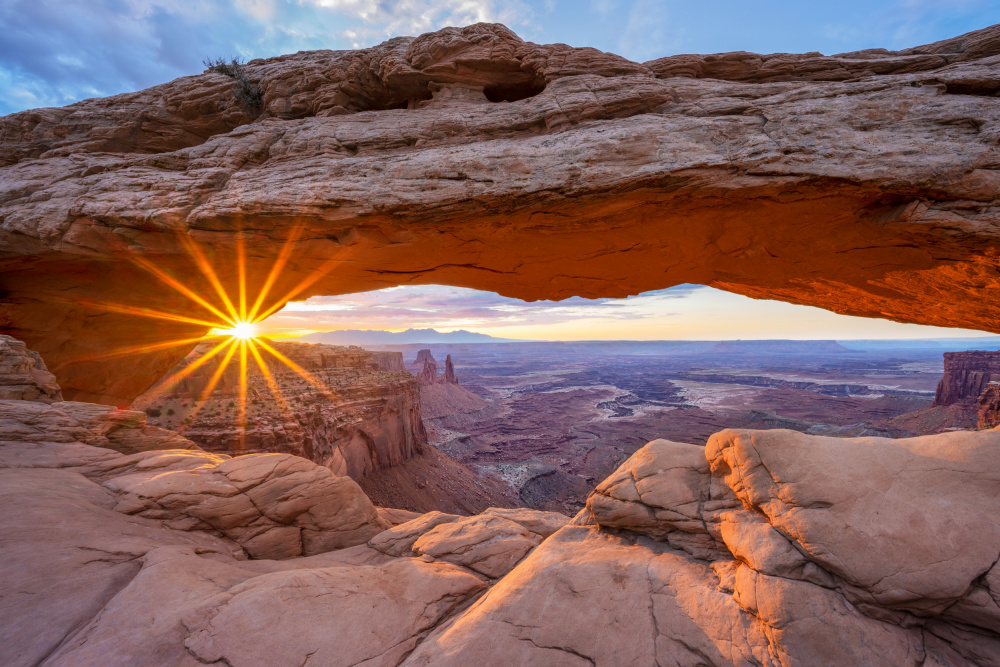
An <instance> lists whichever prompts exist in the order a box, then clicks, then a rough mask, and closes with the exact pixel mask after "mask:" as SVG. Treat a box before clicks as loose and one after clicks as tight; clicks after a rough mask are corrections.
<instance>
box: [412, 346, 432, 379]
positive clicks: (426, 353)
mask: <svg viewBox="0 0 1000 667" xmlns="http://www.w3.org/2000/svg"><path fill="white" fill-rule="evenodd" d="M427 361H429V362H431V363H432V364H434V365H435V366H437V360H436V359H435V358H434V355H433V354H431V351H430V350H420V351H419V352H417V358H416V359H414V360H413V363H412V364H410V366H409V370H410V372H412V373H419V372H420V371H422V370H424V363H425V362H427Z"/></svg>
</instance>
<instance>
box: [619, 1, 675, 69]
mask: <svg viewBox="0 0 1000 667" xmlns="http://www.w3.org/2000/svg"><path fill="white" fill-rule="evenodd" d="M682 36H683V30H682V29H681V28H679V27H677V26H675V25H674V24H673V23H672V22H671V20H670V16H669V14H668V13H667V8H666V2H665V0H635V1H634V2H633V3H632V7H631V8H630V9H629V12H628V22H627V23H626V24H625V30H624V31H623V32H622V36H621V39H620V40H619V41H618V48H619V53H620V54H621V55H623V56H625V57H626V58H629V59H631V60H635V61H637V62H644V61H646V60H652V59H654V58H659V57H661V56H663V55H665V54H667V53H673V52H675V51H676V50H677V49H678V48H679V47H680V45H681V43H682V40H681V37H682Z"/></svg>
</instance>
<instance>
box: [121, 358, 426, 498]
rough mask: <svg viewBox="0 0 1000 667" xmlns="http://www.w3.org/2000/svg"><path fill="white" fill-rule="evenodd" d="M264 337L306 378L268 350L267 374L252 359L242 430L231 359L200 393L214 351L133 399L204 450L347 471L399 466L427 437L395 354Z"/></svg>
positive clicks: (212, 368) (415, 393)
mask: <svg viewBox="0 0 1000 667" xmlns="http://www.w3.org/2000/svg"><path fill="white" fill-rule="evenodd" d="M269 345H271V346H272V347H274V349H276V350H278V351H279V352H280V353H281V354H283V355H284V356H285V357H286V358H288V359H289V360H291V361H292V362H293V363H294V364H295V365H296V366H297V367H298V368H299V369H302V370H304V371H305V372H306V373H307V374H308V377H303V375H302V374H301V373H299V372H298V371H297V370H295V369H294V368H292V367H290V366H288V365H286V364H284V363H282V362H280V361H277V360H274V359H273V358H270V359H269V360H266V363H267V365H268V368H269V371H270V375H271V377H270V379H269V378H268V377H267V376H266V375H265V374H264V373H263V372H262V371H261V370H260V368H259V367H258V366H257V365H256V364H254V363H251V364H250V370H249V372H248V375H247V395H248V402H247V406H246V416H245V419H246V423H247V427H246V431H244V430H243V428H242V426H241V423H240V421H241V416H240V406H239V391H240V383H239V364H237V363H234V362H230V365H229V367H228V368H227V369H226V370H225V371H224V372H223V373H222V376H221V379H220V381H219V383H218V386H217V389H216V390H215V391H214V392H213V393H211V395H209V396H207V397H203V394H204V391H205V388H206V386H207V385H208V384H209V381H210V379H211V377H212V376H213V375H214V374H215V373H216V371H217V369H218V366H219V363H220V362H221V360H220V359H218V358H216V360H213V361H210V362H208V363H206V364H203V365H202V366H201V367H200V368H198V370H196V371H195V372H194V373H191V374H190V375H188V376H187V377H185V378H184V379H183V380H182V381H181V382H180V383H178V384H177V385H176V386H174V387H172V388H170V389H169V390H168V391H166V392H164V391H162V390H161V389H160V388H159V387H156V386H154V387H153V389H152V390H151V392H150V393H149V394H148V395H147V396H143V397H140V398H139V399H138V400H137V401H136V402H135V404H134V405H135V406H136V407H141V408H144V409H146V410H147V411H151V412H152V413H154V414H156V415H157V419H158V420H159V422H161V423H164V424H169V425H170V426H175V427H179V428H180V429H181V430H183V432H184V434H185V436H186V437H188V438H190V439H191V440H193V441H194V442H197V443H198V444H199V445H200V446H201V447H203V448H205V449H207V450H209V451H213V452H222V453H226V454H230V455H239V454H245V453H247V452H285V453H290V454H295V455H296V456H302V457H304V458H307V459H310V460H312V461H315V462H316V463H319V464H321V465H324V466H326V467H327V468H329V469H330V470H332V471H333V472H334V473H336V474H338V475H349V476H350V477H352V478H354V479H361V478H362V477H364V476H365V475H368V474H371V473H372V472H375V471H378V470H384V469H387V468H391V467H393V466H396V465H399V464H400V463H402V462H403V461H406V460H407V459H409V458H411V457H413V456H415V455H418V454H420V453H421V452H422V451H423V449H424V448H425V447H427V446H428V445H427V436H426V433H425V431H424V425H423V421H422V419H421V414H420V395H419V390H418V388H417V383H416V382H415V381H414V380H413V378H412V377H411V376H410V374H409V373H407V372H406V369H405V367H404V366H403V359H402V355H401V354H400V353H398V352H380V353H372V352H368V351H366V350H363V349H361V348H358V347H340V346H335V345H322V344H316V345H313V344H309V343H292V342H273V343H269ZM210 347H211V345H210V344H204V345H203V346H200V347H199V348H198V349H196V350H195V351H194V352H193V353H192V354H191V355H189V356H188V357H187V358H186V359H185V360H184V361H182V363H181V364H180V365H179V366H178V367H177V368H176V369H174V370H175V372H176V371H181V370H183V369H184V368H185V367H186V366H187V365H189V364H191V363H195V362H196V361H197V360H198V359H199V358H200V357H201V356H202V355H203V354H204V353H205V352H206V351H207V350H208V349H209V348H210ZM219 356H221V355H219ZM168 377H169V376H168ZM272 382H273V383H274V385H275V387H276V388H277V395H275V391H274V388H272V386H271V383H272Z"/></svg>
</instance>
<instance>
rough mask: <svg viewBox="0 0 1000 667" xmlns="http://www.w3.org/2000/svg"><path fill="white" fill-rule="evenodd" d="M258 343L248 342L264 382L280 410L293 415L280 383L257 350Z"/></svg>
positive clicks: (252, 340) (251, 340) (250, 340)
mask: <svg viewBox="0 0 1000 667" xmlns="http://www.w3.org/2000/svg"><path fill="white" fill-rule="evenodd" d="M256 343H257V342H256V341H255V340H254V339H253V338H251V339H249V340H248V341H247V347H249V348H250V354H252V355H253V358H254V360H255V361H256V362H257V366H258V367H259V368H260V372H261V374H262V375H263V376H264V382H266V383H267V386H268V388H269V389H270V390H271V394H272V395H273V396H274V400H275V402H276V403H277V404H278V409H280V410H281V412H282V413H283V414H285V415H288V414H291V411H292V408H291V406H290V405H289V404H288V401H286V400H285V395H284V393H282V391H281V389H279V388H278V383H277V381H275V379H274V375H272V374H271V369H270V368H269V367H268V365H267V363H265V361H264V357H262V356H261V354H260V350H258V349H257V344H256Z"/></svg>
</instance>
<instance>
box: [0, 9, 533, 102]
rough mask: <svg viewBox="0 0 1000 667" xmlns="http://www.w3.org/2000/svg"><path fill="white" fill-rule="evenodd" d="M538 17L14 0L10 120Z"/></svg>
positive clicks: (525, 26)
mask: <svg viewBox="0 0 1000 667" xmlns="http://www.w3.org/2000/svg"><path fill="white" fill-rule="evenodd" d="M533 17H534V14H533V11H532V9H531V8H530V7H529V6H528V5H527V4H526V3H525V2H522V1H521V0H506V1H504V0H298V1H297V2H292V1H291V0H186V1H185V0H86V1H85V0H5V1H4V2H2V3H0V25H3V26H4V32H3V39H2V40H0V114H8V113H12V112H15V111H20V110H22V109H27V108H36V107H41V106H61V105H65V104H70V103H72V102H75V101H78V100H81V99H84V98H87V97H97V96H105V95H113V94H117V93H121V92H127V91H132V90H140V89H142V88H147V87H149V86H153V85H156V84H158V83H163V82H165V81H170V80H171V79H174V78H177V77H179V76H185V75H190V74H198V73H200V72H201V71H202V70H203V69H204V67H203V65H202V63H201V61H202V59H204V58H206V57H217V56H221V57H228V56H233V55H240V56H243V57H245V58H248V59H249V58H258V57H270V56H276V55H281V54H283V53H293V52H295V51H301V50H309V49H331V48H332V49H343V48H359V47H364V46H371V45H373V44H377V43H379V42H382V41H384V40H385V39H387V38H389V37H392V36H395V35H419V34H421V33H423V32H427V31H431V30H437V29H440V28H442V27H445V26H448V25H466V24H469V23H475V22H477V21H498V22H501V23H505V24H507V25H509V26H511V27H512V28H515V29H520V30H522V31H523V30H529V31H530V25H531V21H532V19H533Z"/></svg>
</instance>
